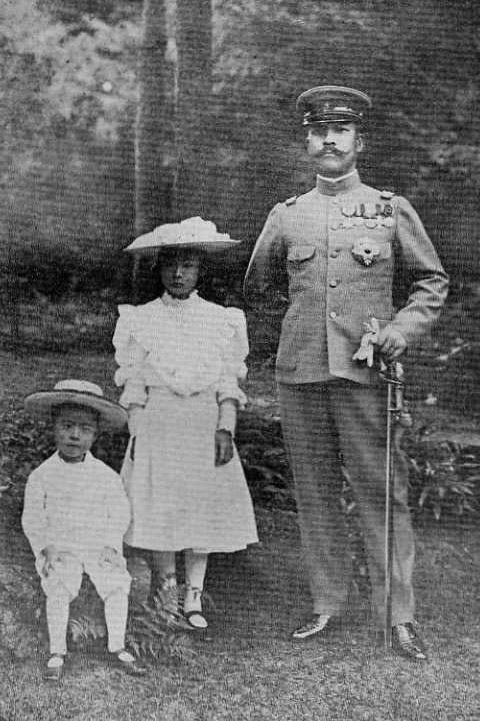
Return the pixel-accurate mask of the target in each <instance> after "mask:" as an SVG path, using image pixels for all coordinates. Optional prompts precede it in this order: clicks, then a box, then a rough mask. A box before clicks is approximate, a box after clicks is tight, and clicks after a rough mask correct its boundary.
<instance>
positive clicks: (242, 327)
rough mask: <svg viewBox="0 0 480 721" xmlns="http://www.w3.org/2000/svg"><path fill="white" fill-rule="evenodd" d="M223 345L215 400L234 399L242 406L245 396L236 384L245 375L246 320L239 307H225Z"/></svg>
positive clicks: (246, 350)
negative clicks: (224, 336) (224, 343)
mask: <svg viewBox="0 0 480 721" xmlns="http://www.w3.org/2000/svg"><path fill="white" fill-rule="evenodd" d="M225 317H226V325H225V333H226V336H227V343H226V347H225V354H224V363H223V370H222V375H221V377H220V380H219V383H218V387H217V401H218V402H219V403H221V402H222V401H224V400H226V399H227V398H231V399H233V400H236V401H237V402H238V404H239V406H241V407H242V406H244V405H245V403H246V401H247V398H246V396H245V394H244V393H243V391H242V390H241V388H240V387H239V385H238V381H239V380H243V379H244V378H245V376H246V375H247V366H246V365H245V359H246V357H247V355H248V336H247V322H246V319H245V314H244V312H243V311H241V310H240V309H239V308H225Z"/></svg>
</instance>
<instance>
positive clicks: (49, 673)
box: [43, 653, 65, 681]
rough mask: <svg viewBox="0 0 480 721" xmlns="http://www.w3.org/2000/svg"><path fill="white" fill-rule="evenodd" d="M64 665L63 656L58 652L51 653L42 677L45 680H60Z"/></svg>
mask: <svg viewBox="0 0 480 721" xmlns="http://www.w3.org/2000/svg"><path fill="white" fill-rule="evenodd" d="M64 667H65V656H62V654H60V653H52V655H51V656H50V658H49V659H48V661H47V665H46V666H45V671H44V674H43V678H44V679H45V681H60V679H61V678H62V676H63V671H64Z"/></svg>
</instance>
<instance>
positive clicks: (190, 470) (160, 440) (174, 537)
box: [113, 293, 258, 552]
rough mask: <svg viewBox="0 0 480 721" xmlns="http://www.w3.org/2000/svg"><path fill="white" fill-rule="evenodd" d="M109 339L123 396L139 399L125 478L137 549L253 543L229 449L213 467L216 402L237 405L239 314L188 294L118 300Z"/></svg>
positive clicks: (241, 352)
mask: <svg viewBox="0 0 480 721" xmlns="http://www.w3.org/2000/svg"><path fill="white" fill-rule="evenodd" d="M119 314H120V317H119V319H118V322H117V327H116V330H115V334H114V337H113V344H114V346H115V350H116V354H115V358H116V361H117V363H118V365H119V369H118V370H117V372H116V375H115V381H116V383H117V385H119V386H123V387H124V390H123V393H122V396H121V399H120V402H121V403H122V404H123V405H124V406H125V407H128V406H129V405H130V404H132V403H136V404H140V405H142V406H144V411H143V413H142V415H141V418H140V422H139V425H138V428H137V434H136V441H135V456H134V462H133V463H132V462H131V460H130V445H129V448H128V449H127V453H126V456H125V461H124V464H123V468H122V472H121V475H122V478H123V480H124V484H125V488H126V490H127V493H128V496H129V498H130V502H131V506H132V522H131V524H130V528H129V529H128V531H127V533H126V536H125V542H126V543H128V544H129V545H132V546H136V547H139V548H147V549H151V550H158V551H176V550H182V549H185V548H192V549H194V550H197V551H204V552H211V551H218V552H230V551H235V550H239V549H241V548H245V547H246V546H247V544H249V543H255V542H256V541H257V540H258V538H257V531H256V526H255V519H254V514H253V507H252V502H251V498H250V494H249V491H248V488H247V484H246V480H245V476H244V473H243V470H242V467H241V464H240V461H239V459H238V455H237V453H236V451H235V454H234V457H233V459H232V460H231V461H230V462H229V463H227V464H226V465H224V466H219V467H215V443H214V438H215V429H216V427H217V420H218V403H219V402H220V401H222V400H224V399H226V398H233V399H236V400H237V401H238V402H239V404H240V405H241V404H242V403H244V401H245V396H244V394H243V392H242V391H241V390H240V388H239V386H238V379H240V378H242V377H244V376H245V373H246V367H245V363H244V361H245V357H246V355H247V353H248V340H247V333H246V323H245V316H244V314H243V312H242V311H241V310H239V309H237V308H224V307H223V306H219V305H216V304H214V303H209V302H207V301H205V300H203V299H202V298H200V297H199V296H198V295H197V294H196V293H193V294H192V295H191V296H190V297H189V298H188V299H187V300H176V299H174V298H172V297H171V296H169V295H168V294H167V293H165V294H164V295H163V296H162V298H158V299H156V300H154V301H152V302H151V303H146V304H145V305H141V306H130V305H122V306H120V307H119Z"/></svg>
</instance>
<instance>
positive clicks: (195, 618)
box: [183, 587, 208, 631]
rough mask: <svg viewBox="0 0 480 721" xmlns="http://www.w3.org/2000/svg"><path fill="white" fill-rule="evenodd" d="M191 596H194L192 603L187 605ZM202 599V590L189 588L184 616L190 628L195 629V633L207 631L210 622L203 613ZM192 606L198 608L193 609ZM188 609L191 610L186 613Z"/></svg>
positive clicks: (184, 603)
mask: <svg viewBox="0 0 480 721" xmlns="http://www.w3.org/2000/svg"><path fill="white" fill-rule="evenodd" d="M189 595H190V596H192V598H191V600H190V603H186V601H187V597H188V596H189ZM201 597H202V590H201V589H200V588H192V587H189V588H187V590H186V593H185V598H184V601H183V616H184V618H185V620H186V621H187V623H188V625H189V626H190V628H193V629H194V630H195V631H205V630H206V629H207V628H208V621H207V619H206V618H205V616H204V615H203V613H202V602H201ZM192 606H197V608H192ZM186 608H190V610H189V611H186V610H185V609H186Z"/></svg>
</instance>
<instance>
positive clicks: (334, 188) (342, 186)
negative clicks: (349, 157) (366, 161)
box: [317, 170, 361, 195]
mask: <svg viewBox="0 0 480 721" xmlns="http://www.w3.org/2000/svg"><path fill="white" fill-rule="evenodd" d="M360 184H361V181H360V176H359V175H358V170H352V172H351V173H347V175H342V176H341V177H340V178H325V177H324V176H323V175H317V190H318V192H319V193H321V194H322V195H339V194H340V193H348V192H349V191H350V190H354V189H355V188H358V186H359V185H360Z"/></svg>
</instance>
